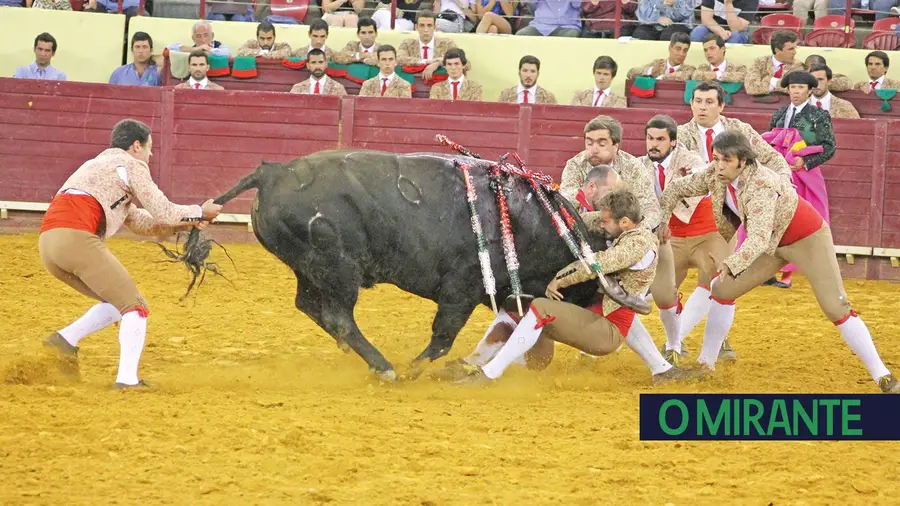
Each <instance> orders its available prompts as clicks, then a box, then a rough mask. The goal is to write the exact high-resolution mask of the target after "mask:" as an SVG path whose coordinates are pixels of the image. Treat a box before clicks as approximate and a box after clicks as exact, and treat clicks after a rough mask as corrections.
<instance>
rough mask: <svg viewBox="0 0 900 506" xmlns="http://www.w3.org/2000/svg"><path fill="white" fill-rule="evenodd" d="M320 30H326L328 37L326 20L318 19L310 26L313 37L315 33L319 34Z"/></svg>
mask: <svg viewBox="0 0 900 506" xmlns="http://www.w3.org/2000/svg"><path fill="white" fill-rule="evenodd" d="M319 30H325V35H328V23H327V22H326V21H325V20H324V19H317V20H315V21H313V22H312V23H310V24H309V34H310V35H312V33H313V32H318V31H319Z"/></svg>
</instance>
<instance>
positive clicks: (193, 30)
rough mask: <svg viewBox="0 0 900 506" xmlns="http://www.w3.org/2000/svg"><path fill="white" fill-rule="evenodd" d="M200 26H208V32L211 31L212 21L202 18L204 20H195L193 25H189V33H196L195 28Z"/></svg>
mask: <svg viewBox="0 0 900 506" xmlns="http://www.w3.org/2000/svg"><path fill="white" fill-rule="evenodd" d="M201 26H205V27H207V28H209V31H210V32H212V31H213V29H212V23H210V22H209V21H207V20H205V19H204V20H201V21H197V22H196V23H194V26H192V27H191V35H193V34H195V33H197V28H200V27H201Z"/></svg>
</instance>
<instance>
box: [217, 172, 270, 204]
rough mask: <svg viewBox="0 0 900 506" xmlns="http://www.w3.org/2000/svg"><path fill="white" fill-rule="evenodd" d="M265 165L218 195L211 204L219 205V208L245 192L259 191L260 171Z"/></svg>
mask: <svg viewBox="0 0 900 506" xmlns="http://www.w3.org/2000/svg"><path fill="white" fill-rule="evenodd" d="M263 167H265V165H261V166H259V167H258V168H257V169H256V170H255V171H253V173H252V174H250V175H248V176H245V177H244V178H243V179H241V181H240V182H239V183H238V184H236V185H235V186H234V187H232V188H231V189H230V190H228V191H227V192H225V193H223V194H221V195H219V196H218V197H216V198H215V200H214V201H213V202H215V203H216V204H219V205H220V206H224V205H225V204H227V203H228V202H230V201H231V200H232V199H234V198H235V197H237V196H238V195H240V194H242V193H244V192H245V191H247V190H251V189H257V190H258V189H259V182H260V180H261V179H262V171H263Z"/></svg>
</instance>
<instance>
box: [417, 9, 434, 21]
mask: <svg viewBox="0 0 900 506" xmlns="http://www.w3.org/2000/svg"><path fill="white" fill-rule="evenodd" d="M422 19H431V20H432V21H434V22H435V23H436V22H437V14H435V13H434V11H432V10H429V9H424V10H421V11H419V12H417V13H416V25H418V24H419V21H420V20H422Z"/></svg>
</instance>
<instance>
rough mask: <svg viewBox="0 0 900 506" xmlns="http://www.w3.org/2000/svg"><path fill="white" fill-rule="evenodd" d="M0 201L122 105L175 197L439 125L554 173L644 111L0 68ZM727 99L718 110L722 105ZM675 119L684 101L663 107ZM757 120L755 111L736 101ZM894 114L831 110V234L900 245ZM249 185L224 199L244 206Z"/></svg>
mask: <svg viewBox="0 0 900 506" xmlns="http://www.w3.org/2000/svg"><path fill="white" fill-rule="evenodd" d="M0 110H2V113H0V171H2V176H0V177H2V181H3V184H2V185H0V201H24V202H43V203H45V202H48V201H49V200H50V199H51V198H52V196H53V195H54V193H55V192H56V191H57V190H58V189H59V187H60V185H62V184H63V182H64V181H65V179H66V178H67V177H68V175H69V174H71V173H72V172H73V171H74V170H75V169H77V168H78V166H79V165H81V164H82V163H83V162H84V161H85V160H87V159H89V158H91V157H92V156H95V155H96V154H97V153H98V152H100V151H102V150H103V149H105V148H106V147H107V146H108V143H109V132H110V129H111V127H112V126H113V125H114V124H115V123H116V122H117V121H119V120H120V119H122V118H125V117H134V118H137V119H140V120H142V121H145V122H147V123H148V124H150V126H151V127H152V128H153V132H154V134H153V154H154V156H153V159H152V162H151V170H152V173H153V177H154V179H155V180H156V181H157V182H158V184H159V186H160V188H161V189H162V190H163V191H164V192H166V194H167V195H169V196H170V198H171V199H172V200H173V201H175V202H179V203H192V202H201V201H202V200H203V199H206V198H210V197H214V196H217V195H219V194H221V193H222V192H224V191H225V190H226V189H228V188H230V187H231V186H233V185H234V184H236V183H237V181H238V180H240V178H242V177H243V176H245V175H247V174H249V173H250V172H251V171H253V170H254V169H255V167H256V166H257V165H259V163H260V162H261V161H263V160H265V161H282V162H283V161H288V160H291V159H293V158H296V157H298V156H303V155H307V154H310V153H314V152H316V151H321V150H325V149H335V148H365V149H379V150H387V151H394V152H416V151H437V152H447V150H446V148H442V147H441V146H439V145H437V143H435V141H434V137H435V135H436V134H438V133H443V134H445V135H447V136H449V137H450V138H451V139H453V140H455V141H457V142H459V143H461V144H463V145H465V146H467V147H468V148H470V149H471V150H472V151H474V152H476V153H480V154H481V155H483V156H485V157H487V158H491V159H496V158H497V157H499V156H500V155H502V154H504V153H506V152H510V151H515V152H518V153H519V155H520V156H521V157H522V159H523V160H524V161H525V162H526V164H528V166H529V167H530V168H531V169H533V170H540V171H543V172H546V173H548V174H550V175H552V176H553V177H554V178H556V179H557V181H558V180H559V176H560V174H561V172H562V168H563V167H564V165H565V162H566V160H568V159H569V158H570V157H571V156H574V154H576V153H577V152H578V151H580V150H581V149H583V141H582V136H583V134H582V132H583V128H584V124H585V123H586V122H587V121H589V120H590V119H591V118H593V117H594V116H596V115H597V114H601V113H605V114H610V115H612V116H614V117H616V118H617V119H618V120H619V121H620V122H622V125H623V129H624V135H623V137H624V138H623V146H622V147H623V149H625V150H626V151H628V152H631V153H643V149H644V144H643V126H644V124H645V123H646V122H647V120H648V119H649V118H650V117H651V116H652V115H653V114H655V111H651V110H646V109H644V110H641V109H635V110H623V109H592V108H582V107H570V106H518V105H513V104H497V103H463V102H460V103H451V102H445V101H429V100H419V99H413V100H404V99H385V98H360V97H343V98H337V97H312V96H303V95H290V94H284V93H271V92H250V91H221V92H196V91H194V90H175V89H172V88H153V89H148V88H136V87H113V86H108V85H102V84H86V83H47V82H33V81H18V80H12V79H0ZM727 112H728V111H727V110H726V114H727ZM671 114H672V116H673V117H674V118H675V120H676V121H678V122H679V123H682V122H686V121H688V120H689V119H690V116H689V113H688V112H687V111H684V110H679V111H674V112H672V113H671ZM734 116H735V117H738V118H739V119H742V120H743V121H747V122H748V123H750V124H752V125H753V126H754V127H755V128H756V129H757V130H760V131H764V130H765V129H766V128H767V126H768V121H769V118H768V116H767V115H764V114H735V115H734ZM898 126H900V122H897V121H891V120H887V119H879V120H837V121H835V131H836V133H837V143H838V151H837V154H836V155H835V157H834V158H833V159H832V161H831V163H829V164H828V165H827V166H825V167H824V168H823V172H824V173H825V175H826V179H827V182H828V191H829V195H830V199H831V214H832V228H833V229H834V238H835V243H836V244H840V245H845V246H867V247H874V248H898V247H900V183H896V182H895V181H898V179H900V131H897V127H898ZM252 197H253V195H252V192H250V193H248V194H246V195H244V196H242V198H239V199H237V200H235V201H234V202H232V203H230V204H229V205H228V206H226V211H227V212H232V213H248V212H249V210H250V205H251V204H250V203H251V202H252ZM845 273H848V275H853V276H854V277H868V278H870V279H883V278H892V279H900V269H896V268H891V267H890V265H889V263H887V262H885V261H881V260H868V261H867V260H866V259H858V260H857V262H856V264H855V265H853V266H849V267H848V266H845Z"/></svg>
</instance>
